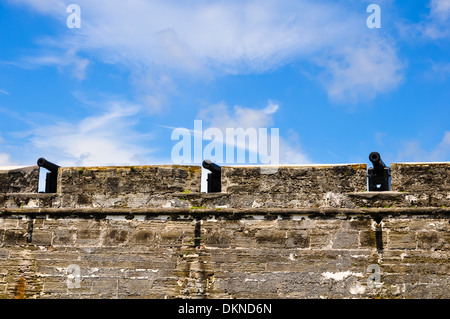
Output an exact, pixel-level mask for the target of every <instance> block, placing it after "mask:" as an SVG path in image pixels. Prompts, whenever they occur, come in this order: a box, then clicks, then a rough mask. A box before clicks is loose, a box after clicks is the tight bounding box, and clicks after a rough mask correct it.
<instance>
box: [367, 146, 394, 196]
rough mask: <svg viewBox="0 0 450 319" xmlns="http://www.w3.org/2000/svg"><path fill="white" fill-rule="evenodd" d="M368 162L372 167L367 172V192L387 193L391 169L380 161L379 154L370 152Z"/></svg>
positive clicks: (389, 185) (389, 186)
mask: <svg viewBox="0 0 450 319" xmlns="http://www.w3.org/2000/svg"><path fill="white" fill-rule="evenodd" d="M369 160H370V161H371V162H372V164H373V167H370V168H369V169H368V172H367V177H368V183H369V191H389V190H390V188H391V168H390V167H388V166H386V164H384V162H383V161H382V160H381V156H380V153H378V152H372V153H370V154H369Z"/></svg>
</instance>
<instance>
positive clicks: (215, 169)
mask: <svg viewBox="0 0 450 319" xmlns="http://www.w3.org/2000/svg"><path fill="white" fill-rule="evenodd" d="M203 167H204V168H206V169H207V170H209V171H211V173H208V178H207V182H208V190H207V192H208V193H220V192H221V191H222V168H221V167H220V166H219V165H217V164H215V163H213V162H211V161H210V160H204V161H203Z"/></svg>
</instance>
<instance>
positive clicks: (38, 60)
mask: <svg viewBox="0 0 450 319" xmlns="http://www.w3.org/2000/svg"><path fill="white" fill-rule="evenodd" d="M88 64H89V60H88V59H85V58H80V57H79V56H77V54H76V52H75V51H74V50H73V49H69V50H67V51H66V52H65V53H64V54H63V55H59V54H57V53H53V54H45V55H40V56H27V57H22V58H20V61H19V63H18V65H19V66H21V67H25V68H30V67H31V68H32V67H35V66H56V67H57V68H58V69H59V70H60V71H61V72H63V71H65V70H69V71H70V73H71V75H72V76H73V77H74V78H76V79H78V80H84V79H85V77H86V68H87V66H88Z"/></svg>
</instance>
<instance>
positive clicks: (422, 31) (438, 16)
mask: <svg viewBox="0 0 450 319" xmlns="http://www.w3.org/2000/svg"><path fill="white" fill-rule="evenodd" d="M428 7H429V9H430V11H429V13H428V14H427V15H426V16H424V17H423V19H422V21H420V22H419V23H417V24H412V25H405V24H403V25H400V27H401V29H400V31H402V32H403V33H404V37H408V38H411V37H412V38H414V39H416V38H417V37H422V38H424V39H428V40H432V41H434V40H439V39H446V38H449V37H450V31H449V29H448V25H449V22H450V1H449V0H430V1H429V3H428Z"/></svg>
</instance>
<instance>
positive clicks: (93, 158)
mask: <svg viewBox="0 0 450 319" xmlns="http://www.w3.org/2000/svg"><path fill="white" fill-rule="evenodd" d="M138 110H139V109H138V108H137V107H136V106H133V105H123V104H119V103H111V105H110V106H109V108H108V109H107V110H106V111H105V112H104V113H103V114H100V115H97V116H90V117H86V118H85V119H83V120H81V121H79V122H77V123H69V122H66V121H60V122H58V123H56V124H51V125H42V126H40V125H39V126H36V127H35V128H34V129H33V134H32V137H31V138H30V142H31V145H32V147H33V148H34V149H35V150H36V152H39V151H41V152H42V153H44V154H47V155H45V156H48V157H49V158H52V159H54V160H55V161H58V163H59V164H60V165H62V166H73V165H75V166H97V165H132V164H143V163H145V160H146V156H147V155H148V154H149V153H150V152H151V149H147V148H145V146H144V145H145V143H144V142H145V141H146V140H148V139H149V136H146V135H143V134H141V133H138V132H137V131H136V130H135V129H134V126H135V125H136V118H135V115H136V114H137V112H138Z"/></svg>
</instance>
